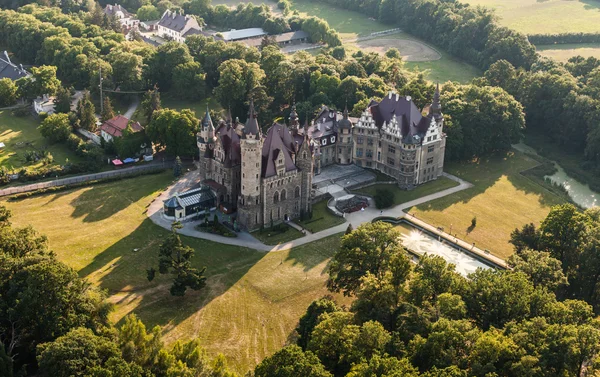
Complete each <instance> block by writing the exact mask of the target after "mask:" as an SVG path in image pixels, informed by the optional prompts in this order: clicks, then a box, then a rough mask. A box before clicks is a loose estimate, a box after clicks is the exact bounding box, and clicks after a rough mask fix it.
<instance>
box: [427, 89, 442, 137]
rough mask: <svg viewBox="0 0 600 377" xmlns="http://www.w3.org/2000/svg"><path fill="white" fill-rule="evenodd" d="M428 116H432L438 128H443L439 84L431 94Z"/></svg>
mask: <svg viewBox="0 0 600 377" xmlns="http://www.w3.org/2000/svg"><path fill="white" fill-rule="evenodd" d="M429 115H432V116H433V119H435V121H436V123H437V124H438V126H440V127H441V126H443V123H444V116H443V114H442V104H441V102H440V83H437V85H436V87H435V92H434V93H433V102H432V103H431V107H429Z"/></svg>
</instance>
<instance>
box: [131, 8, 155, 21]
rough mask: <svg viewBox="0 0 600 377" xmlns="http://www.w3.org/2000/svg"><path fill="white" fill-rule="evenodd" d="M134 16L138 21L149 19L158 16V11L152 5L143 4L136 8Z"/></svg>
mask: <svg viewBox="0 0 600 377" xmlns="http://www.w3.org/2000/svg"><path fill="white" fill-rule="evenodd" d="M136 16H137V18H138V19H139V20H140V21H151V20H157V19H159V18H160V13H159V12H158V9H156V7H155V6H154V5H144V6H142V7H140V9H138V10H137V12H136Z"/></svg>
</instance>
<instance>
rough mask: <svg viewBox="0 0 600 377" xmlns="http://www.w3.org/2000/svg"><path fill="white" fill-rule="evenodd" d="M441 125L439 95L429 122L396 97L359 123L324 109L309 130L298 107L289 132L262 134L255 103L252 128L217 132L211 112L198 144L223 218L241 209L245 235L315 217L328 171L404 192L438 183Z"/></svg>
mask: <svg viewBox="0 0 600 377" xmlns="http://www.w3.org/2000/svg"><path fill="white" fill-rule="evenodd" d="M230 118H231V117H230ZM443 123H444V120H443V116H442V111H441V104H440V93H439V87H438V88H436V91H435V94H434V99H433V103H432V104H431V105H430V106H429V108H428V114H427V115H423V113H422V111H421V110H420V109H419V108H418V107H417V106H416V105H415V103H414V102H413V101H412V100H411V98H410V97H408V96H400V95H398V94H396V93H391V92H390V93H389V94H388V95H387V96H385V97H384V98H383V99H382V100H381V101H374V100H373V101H371V103H370V104H369V106H368V107H367V109H365V111H364V112H363V113H362V114H361V116H360V118H354V119H353V118H350V117H349V116H348V110H347V109H345V110H344V112H343V113H339V112H338V111H335V110H331V109H329V108H327V107H325V106H323V107H322V109H321V111H320V113H319V115H318V116H317V117H316V118H315V119H314V120H313V121H312V122H311V124H310V125H308V124H307V125H305V126H304V127H301V126H300V125H299V122H298V115H297V114H296V111H295V107H292V112H291V114H290V119H289V127H288V126H286V125H282V124H279V123H275V124H273V125H272V126H271V127H270V128H269V129H268V130H267V131H266V132H265V133H264V134H263V132H262V130H261V127H260V126H259V124H258V121H257V114H256V112H255V110H254V106H253V104H252V102H251V103H250V111H249V113H248V119H247V120H246V123H241V122H239V121H238V120H237V119H236V120H232V119H229V120H227V121H220V122H219V123H218V125H217V126H216V127H215V126H214V124H213V122H212V119H211V118H210V115H209V113H208V109H207V112H206V115H205V117H204V119H203V120H202V122H201V130H200V132H199V133H198V136H197V141H198V148H199V150H200V160H199V169H200V175H201V178H202V179H203V182H204V183H205V184H206V185H208V186H210V187H211V188H212V190H213V191H214V192H215V195H216V198H217V204H218V205H219V206H220V208H221V210H223V211H224V212H226V213H227V212H231V211H234V210H236V209H237V222H238V224H239V225H240V226H241V227H242V228H245V229H249V230H252V229H257V228H260V227H261V226H266V227H268V226H270V224H273V223H278V222H281V221H287V220H290V219H293V218H298V217H301V216H303V215H304V214H309V213H310V212H311V211H312V203H311V191H312V178H313V175H315V174H319V173H320V172H321V169H322V168H323V167H325V166H328V165H333V164H338V165H347V164H356V165H358V166H362V167H365V168H371V169H375V170H378V171H381V172H382V173H385V174H387V175H389V176H390V177H391V179H394V180H396V182H397V184H398V186H399V187H400V188H403V189H412V188H414V187H416V186H418V185H420V184H422V183H425V182H428V181H431V180H434V179H437V178H438V177H439V176H441V175H442V173H443V167H444V152H445V145H446V135H445V134H444V132H443Z"/></svg>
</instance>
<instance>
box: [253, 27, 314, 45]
mask: <svg viewBox="0 0 600 377" xmlns="http://www.w3.org/2000/svg"><path fill="white" fill-rule="evenodd" d="M273 37H274V38H275V42H276V43H287V42H294V41H298V40H302V39H308V37H309V35H308V34H307V33H306V32H305V31H303V30H297V31H290V32H289V33H283V34H277V35H274V36H273ZM262 41H263V37H254V38H249V39H246V40H244V41H243V42H244V43H245V44H246V45H248V46H250V47H259V46H260V45H261V43H262Z"/></svg>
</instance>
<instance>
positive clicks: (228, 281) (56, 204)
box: [0, 172, 344, 374]
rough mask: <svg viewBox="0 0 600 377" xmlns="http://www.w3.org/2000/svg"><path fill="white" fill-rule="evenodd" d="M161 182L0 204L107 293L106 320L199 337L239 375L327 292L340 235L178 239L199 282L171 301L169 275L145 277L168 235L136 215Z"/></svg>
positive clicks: (138, 181) (152, 179) (136, 181)
mask: <svg viewBox="0 0 600 377" xmlns="http://www.w3.org/2000/svg"><path fill="white" fill-rule="evenodd" d="M170 182H172V174H171V173H170V172H165V173H161V174H155V175H147V176H141V177H137V178H131V179H125V180H121V181H116V182H111V183H105V184H99V185H95V186H91V187H85V188H79V189H73V190H70V191H64V192H58V193H53V194H47V195H43V196H37V197H32V198H29V199H26V200H22V201H18V202H7V201H2V202H0V203H1V204H3V205H6V206H7V207H8V208H9V209H11V210H12V211H13V214H14V218H13V222H14V224H15V225H16V226H26V225H32V226H33V227H34V228H35V229H37V230H38V231H39V232H41V233H43V234H46V235H47V236H48V240H49V244H50V247H51V249H52V250H54V251H55V252H56V254H57V257H58V258H59V259H60V260H61V261H63V262H65V263H67V264H68V265H70V266H71V267H73V268H74V269H75V270H77V271H78V272H79V274H80V275H81V276H83V277H86V278H88V279H89V280H90V281H91V282H92V283H94V284H97V285H99V286H100V287H102V288H104V289H107V290H108V293H109V295H110V301H111V302H113V303H114V304H115V311H114V312H113V314H112V316H111V318H112V319H113V320H114V321H115V322H119V321H120V320H122V319H123V317H124V316H126V315H127V314H129V313H136V314H137V315H138V316H139V317H140V318H141V319H142V320H144V322H145V323H146V324H147V325H148V326H154V325H161V326H164V339H165V341H166V342H167V343H171V342H173V341H175V340H177V339H191V338H195V337H198V338H200V340H201V342H202V344H203V345H204V346H205V347H206V348H207V350H208V352H209V353H210V355H212V356H214V355H216V354H217V353H224V354H225V356H226V357H227V360H228V362H229V363H230V364H231V365H232V366H233V367H234V368H235V369H236V370H237V371H238V372H240V373H241V374H243V373H245V372H246V371H247V370H248V369H250V368H252V367H253V366H254V365H255V364H256V363H258V362H259V361H260V360H262V359H263V358H264V357H265V356H267V355H269V354H271V353H273V352H274V351H276V350H277V349H279V348H281V347H282V346H283V345H284V344H285V343H286V341H287V340H288V338H289V337H291V336H293V330H294V328H295V326H296V324H297V321H298V319H299V317H300V316H301V315H302V314H303V313H304V312H305V310H306V308H307V306H308V305H309V304H310V303H311V302H312V301H313V300H315V299H317V298H319V297H321V296H323V295H325V294H327V289H326V288H325V281H326V278H327V275H326V266H327V263H328V260H329V258H330V257H331V256H332V255H333V253H334V251H335V250H336V248H337V245H338V243H339V236H338V235H336V236H331V237H328V238H325V239H323V240H320V241H317V242H314V243H311V244H307V245H305V246H302V247H298V248H294V249H292V250H283V251H277V252H271V253H263V252H258V251H255V250H252V249H248V248H244V247H237V246H227V245H222V244H217V243H214V242H209V241H204V240H200V239H196V238H189V237H182V239H183V241H184V242H185V243H186V244H188V245H190V246H191V247H193V248H194V249H195V250H196V255H195V257H194V259H193V264H194V265H195V267H202V266H206V267H207V270H206V276H207V277H208V280H207V286H206V287H205V288H204V289H203V290H201V291H198V292H195V291H191V290H190V291H188V292H187V293H186V295H185V297H173V296H171V295H170V294H169V287H170V276H158V277H157V278H156V279H155V280H154V281H153V282H148V280H147V279H146V269H148V268H151V267H155V268H157V265H158V247H159V245H160V243H161V242H162V240H163V239H164V238H165V237H166V236H167V235H168V231H167V230H165V229H163V228H161V227H159V226H156V225H155V224H154V223H152V222H151V221H150V220H149V219H148V218H147V217H146V215H145V213H144V212H145V210H146V207H147V206H148V205H149V204H150V202H151V201H152V200H153V199H154V198H156V197H157V195H158V194H159V193H160V192H161V191H162V190H163V189H164V188H165V187H166V186H167V185H169V183H170ZM340 301H341V302H344V299H343V298H340Z"/></svg>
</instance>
